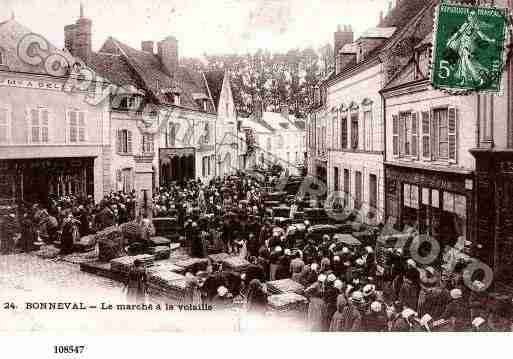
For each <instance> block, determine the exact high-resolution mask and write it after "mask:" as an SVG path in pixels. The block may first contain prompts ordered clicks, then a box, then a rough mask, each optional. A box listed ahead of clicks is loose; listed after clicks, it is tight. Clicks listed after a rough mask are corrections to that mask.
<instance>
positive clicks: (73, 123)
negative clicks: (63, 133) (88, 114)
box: [69, 111, 78, 142]
mask: <svg viewBox="0 0 513 359" xmlns="http://www.w3.org/2000/svg"><path fill="white" fill-rule="evenodd" d="M77 136H78V134H77V113H76V112H75V111H70V112H69V142H77Z"/></svg>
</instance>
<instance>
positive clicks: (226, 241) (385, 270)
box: [2, 174, 511, 331]
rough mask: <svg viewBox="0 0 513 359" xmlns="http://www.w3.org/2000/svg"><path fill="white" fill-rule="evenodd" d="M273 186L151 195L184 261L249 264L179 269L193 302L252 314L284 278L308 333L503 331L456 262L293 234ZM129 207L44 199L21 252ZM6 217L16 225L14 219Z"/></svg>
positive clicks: (129, 201) (503, 305)
mask: <svg viewBox="0 0 513 359" xmlns="http://www.w3.org/2000/svg"><path fill="white" fill-rule="evenodd" d="M276 180H277V178H276V177H271V176H268V177H267V178H266V179H265V180H264V181H260V180H257V179H255V178H252V177H250V176H246V175H244V174H238V175H237V176H229V177H226V178H223V179H221V178H216V179H214V180H212V181H210V182H209V183H202V182H201V181H199V180H192V181H187V182H183V183H174V184H171V185H170V186H169V187H167V188H165V189H163V188H162V189H158V190H156V191H155V193H154V195H153V198H152V206H151V207H152V209H151V210H152V213H151V215H149V217H154V218H158V217H162V218H170V219H171V220H172V223H173V225H174V226H175V228H176V231H175V234H174V235H176V237H177V238H176V240H177V241H180V242H181V243H182V244H183V245H184V247H185V248H186V249H187V251H189V254H190V255H191V256H192V257H199V258H205V257H207V256H208V255H209V254H211V253H213V252H215V253H219V252H225V253H228V254H230V255H237V256H240V257H242V258H245V259H247V260H248V262H249V263H250V265H249V266H248V267H247V269H245V271H244V273H242V274H241V273H238V272H234V271H231V270H229V269H227V268H222V267H216V265H215V264H213V268H210V270H209V271H205V270H198V271H195V272H194V273H192V272H191V273H187V277H188V278H189V279H190V280H191V283H193V284H194V285H193V286H192V287H193V290H192V293H193V295H192V298H194V301H207V302H210V303H212V304H214V305H215V306H216V307H219V308H220V307H225V306H230V305H232V304H233V301H234V299H236V298H238V299H240V298H243V299H244V302H245V303H246V304H245V306H246V309H247V310H248V311H250V312H259V313H260V312H264V311H266V310H267V308H268V303H267V298H268V295H269V293H268V291H267V286H266V283H267V282H269V281H276V280H280V279H292V280H293V281H295V282H297V283H300V284H301V285H302V286H304V288H305V291H304V295H305V297H306V298H307V299H308V308H307V323H308V327H309V329H310V330H313V331H432V330H449V331H464V330H475V331H486V330H509V329H510V327H511V324H510V322H511V318H510V317H511V316H510V307H511V300H509V299H508V300H505V299H504V298H500V297H499V298H495V297H491V296H490V295H489V294H488V293H487V291H485V289H486V288H485V285H484V284H483V283H481V282H479V281H478V280H474V281H473V282H472V285H471V286H468V285H465V280H464V278H463V274H462V273H463V268H464V263H457V264H456V265H453V266H452V267H451V268H450V275H447V273H442V272H443V271H442V269H441V267H437V268H434V267H429V266H428V267H426V266H422V265H418V264H417V263H416V262H415V261H414V260H413V259H412V258H410V257H409V256H408V255H407V253H405V251H403V249H401V248H397V249H388V250H387V251H386V253H385V254H386V255H385V256H384V258H385V260H384V263H381V265H378V260H377V258H376V253H375V248H373V247H372V246H366V247H365V246H360V247H351V246H349V245H348V246H342V247H341V246H339V245H337V243H336V239H335V238H334V237H333V236H331V235H329V234H326V235H324V236H322V238H321V239H320V240H319V239H318V238H315V236H313V234H312V231H311V227H312V226H311V223H310V222H309V221H308V220H306V221H304V222H302V223H301V227H302V228H303V229H304V230H301V231H300V230H298V226H291V225H290V221H278V220H277V218H275V216H273V212H272V210H271V209H270V208H269V206H268V205H266V191H264V188H268V187H270V186H271V187H272V185H273V183H274V182H275V181H276ZM287 201H288V202H287V203H286V204H287V205H289V206H290V207H291V212H292V213H291V218H292V217H293V212H296V211H302V210H303V208H301V206H302V203H303V202H302V201H299V200H297V199H296V198H294V196H292V198H290V197H289V198H288V199H287ZM135 202H136V198H135V192H132V193H129V194H124V193H121V192H119V193H111V194H110V195H108V196H106V197H105V198H104V199H103V200H102V201H101V202H100V203H98V204H95V203H94V201H93V200H92V198H91V197H88V198H83V199H78V198H73V197H67V198H61V199H51V201H50V202H49V203H50V204H49V206H48V208H45V209H43V208H41V207H40V206H39V205H37V204H35V205H33V206H31V207H30V208H27V209H24V211H22V213H23V214H22V219H21V221H20V223H21V228H20V229H19V232H20V233H21V237H20V240H19V241H18V243H19V246H20V247H21V248H22V249H23V250H27V251H28V250H32V249H33V244H32V243H33V242H34V239H36V240H37V239H38V238H40V239H42V240H45V241H50V242H52V241H55V240H56V239H57V237H59V238H60V241H61V250H62V251H63V252H64V253H69V252H70V251H72V247H73V243H74V241H75V240H76V237H77V236H78V237H80V236H87V235H89V234H92V233H95V232H97V231H100V230H102V229H104V228H106V227H109V226H112V225H115V224H123V223H126V222H129V221H133V220H140V221H141V220H142V221H148V218H138V219H137V218H135ZM145 217H146V216H145ZM10 218H11V219H12V223H14V222H15V215H14V217H13V215H11V216H10ZM9 223H11V222H9ZM11 227H12V228H11ZM15 227H16V226H15V225H12V226H11V225H10V226H5V225H4V228H8V230H9V231H11V232H9V233H14V232H16V230H17V229H16V228H15ZM142 233H143V234H142V235H141V239H140V240H141V241H145V240H147V239H148V238H149V236H148V235H147V232H145V231H143V232H142ZM14 237H15V236H13V235H12V238H14ZM5 247H6V248H4V245H3V246H2V249H3V250H8V249H7V247H9V246H5ZM133 274H134V275H133V278H132V279H131V280H130V281H132V282H134V283H136V287H137V288H138V289H139V290H136V292H137V293H141V290H142V291H144V281H145V277H144V270H143V268H142V264H141V263H136V271H135V272H134V273H133ZM469 287H471V289H470V288H469Z"/></svg>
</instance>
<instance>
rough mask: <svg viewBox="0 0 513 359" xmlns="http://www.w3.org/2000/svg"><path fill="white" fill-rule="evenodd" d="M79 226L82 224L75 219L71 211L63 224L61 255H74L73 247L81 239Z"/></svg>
mask: <svg viewBox="0 0 513 359" xmlns="http://www.w3.org/2000/svg"><path fill="white" fill-rule="evenodd" d="M79 225H80V222H79V221H78V220H77V219H75V217H73V214H72V213H71V211H69V212H68V215H67V217H66V218H65V219H64V222H63V223H62V234H61V254H64V255H66V254H71V253H73V245H74V243H75V242H76V241H77V240H78V239H79V238H78V237H79V233H78V228H79Z"/></svg>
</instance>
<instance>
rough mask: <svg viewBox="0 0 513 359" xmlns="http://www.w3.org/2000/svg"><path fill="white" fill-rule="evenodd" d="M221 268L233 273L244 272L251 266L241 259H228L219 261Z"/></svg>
mask: <svg viewBox="0 0 513 359" xmlns="http://www.w3.org/2000/svg"><path fill="white" fill-rule="evenodd" d="M221 263H222V265H223V268H227V269H229V270H232V271H235V272H244V271H245V270H246V269H248V267H249V266H250V265H251V263H249V262H248V261H247V260H245V259H244V258H241V257H228V258H225V259H223V260H222V261H221Z"/></svg>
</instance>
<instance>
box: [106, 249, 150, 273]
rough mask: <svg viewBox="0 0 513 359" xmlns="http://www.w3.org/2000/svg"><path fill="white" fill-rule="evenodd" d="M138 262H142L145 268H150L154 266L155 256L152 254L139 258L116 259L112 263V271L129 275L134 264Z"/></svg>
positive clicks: (139, 256)
mask: <svg viewBox="0 0 513 359" xmlns="http://www.w3.org/2000/svg"><path fill="white" fill-rule="evenodd" d="M136 260H139V261H141V262H142V264H143V266H144V267H145V268H149V267H151V266H153V263H154V261H155V256H153V255H150V254H141V255H138V256H125V257H120V258H115V259H112V260H111V261H110V269H111V270H112V271H113V272H118V273H128V272H129V271H130V269H131V268H132V267H133V266H134V262H135V261H136Z"/></svg>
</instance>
